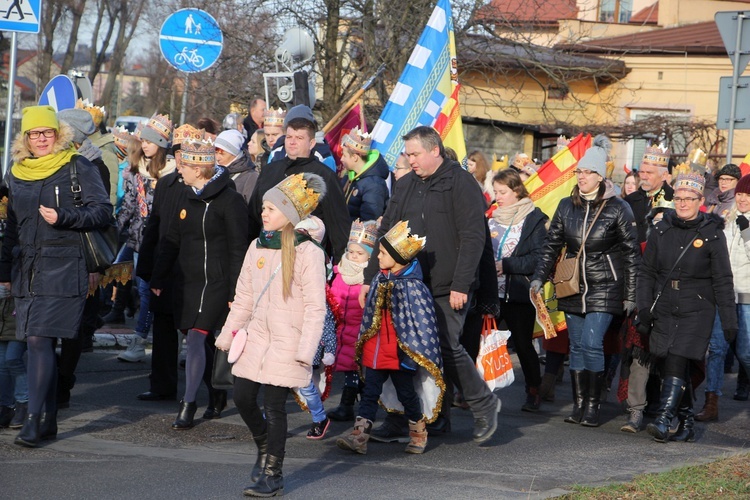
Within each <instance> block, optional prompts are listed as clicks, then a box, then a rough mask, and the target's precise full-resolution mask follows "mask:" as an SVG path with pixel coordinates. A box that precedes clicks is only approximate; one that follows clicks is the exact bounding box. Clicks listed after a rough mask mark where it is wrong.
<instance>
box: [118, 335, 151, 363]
mask: <svg viewBox="0 0 750 500" xmlns="http://www.w3.org/2000/svg"><path fill="white" fill-rule="evenodd" d="M146 344H147V342H146V339H142V338H141V337H140V335H133V338H131V339H130V345H128V348H127V349H125V352H123V353H122V354H120V355H119V356H117V359H119V360H120V361H127V362H128V363H137V362H139V361H141V360H142V359H143V358H145V357H146Z"/></svg>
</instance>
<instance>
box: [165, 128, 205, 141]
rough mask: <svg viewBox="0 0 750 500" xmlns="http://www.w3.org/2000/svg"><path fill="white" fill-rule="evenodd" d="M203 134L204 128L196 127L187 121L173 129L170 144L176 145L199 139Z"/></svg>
mask: <svg viewBox="0 0 750 500" xmlns="http://www.w3.org/2000/svg"><path fill="white" fill-rule="evenodd" d="M204 136H205V130H203V129H197V128H195V127H193V126H192V125H190V124H189V123H186V124H184V125H180V126H179V127H177V128H176V129H174V134H173V137H172V146H177V145H178V144H179V145H181V144H183V143H185V142H190V141H200V140H201V139H203V137H204Z"/></svg>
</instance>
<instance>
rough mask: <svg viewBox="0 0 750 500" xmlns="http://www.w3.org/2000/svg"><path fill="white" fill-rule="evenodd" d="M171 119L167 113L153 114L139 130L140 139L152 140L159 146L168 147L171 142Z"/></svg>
mask: <svg viewBox="0 0 750 500" xmlns="http://www.w3.org/2000/svg"><path fill="white" fill-rule="evenodd" d="M172 128H173V127H172V121H171V120H170V119H169V116H168V115H158V114H154V116H152V117H151V119H150V120H149V121H148V123H147V124H146V126H145V127H143V130H142V131H141V137H140V139H141V140H145V141H149V142H153V143H154V144H156V145H157V146H159V147H160V148H168V147H169V145H170V143H171V142H172Z"/></svg>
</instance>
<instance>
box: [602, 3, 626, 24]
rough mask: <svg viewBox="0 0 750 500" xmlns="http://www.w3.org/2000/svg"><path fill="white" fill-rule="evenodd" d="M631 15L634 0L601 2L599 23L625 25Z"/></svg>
mask: <svg viewBox="0 0 750 500" xmlns="http://www.w3.org/2000/svg"><path fill="white" fill-rule="evenodd" d="M631 15H633V0H599V16H598V19H599V22H602V23H621V24H625V23H628V22H629V21H630V16H631Z"/></svg>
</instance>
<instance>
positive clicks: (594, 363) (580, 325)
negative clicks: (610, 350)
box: [565, 312, 612, 372]
mask: <svg viewBox="0 0 750 500" xmlns="http://www.w3.org/2000/svg"><path fill="white" fill-rule="evenodd" d="M565 322H566V323H567V324H568V338H569V339H570V369H571V370H575V371H581V370H590V371H592V372H602V371H604V334H605V333H607V328H609V324H610V323H611V322H612V315H611V314H609V313H603V312H590V313H586V314H583V315H581V314H571V313H565Z"/></svg>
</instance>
